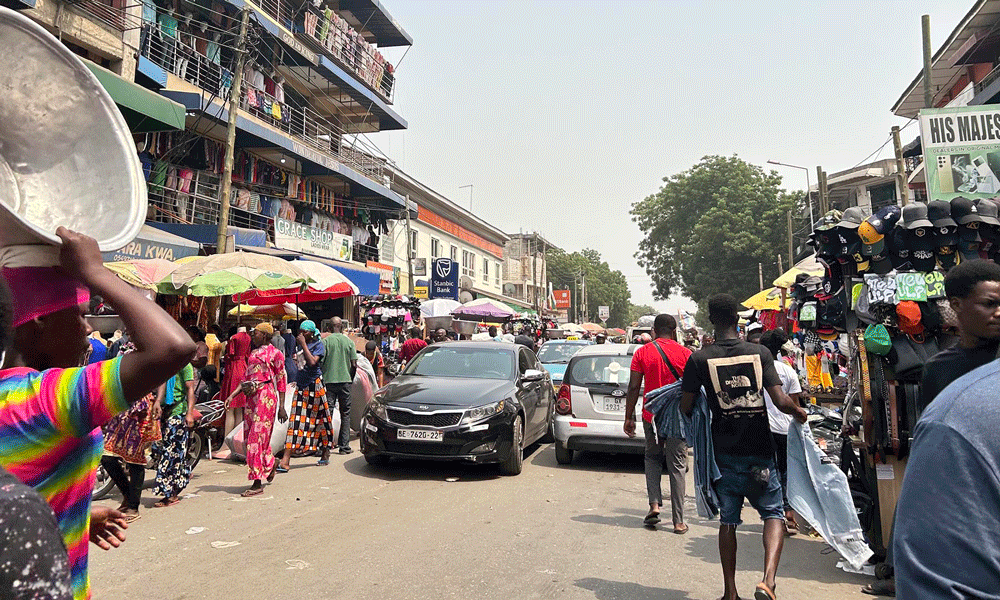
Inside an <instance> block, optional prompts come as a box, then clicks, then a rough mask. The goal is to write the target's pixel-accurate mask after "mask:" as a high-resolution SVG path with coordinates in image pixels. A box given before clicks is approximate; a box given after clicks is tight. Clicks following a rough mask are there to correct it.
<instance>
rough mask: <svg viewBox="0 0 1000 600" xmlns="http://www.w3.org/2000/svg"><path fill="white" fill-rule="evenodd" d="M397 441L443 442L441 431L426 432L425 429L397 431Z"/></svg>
mask: <svg viewBox="0 0 1000 600" xmlns="http://www.w3.org/2000/svg"><path fill="white" fill-rule="evenodd" d="M396 439H397V440H413V441H416V442H442V441H444V432H443V431H428V430H427V429H399V430H397V431H396Z"/></svg>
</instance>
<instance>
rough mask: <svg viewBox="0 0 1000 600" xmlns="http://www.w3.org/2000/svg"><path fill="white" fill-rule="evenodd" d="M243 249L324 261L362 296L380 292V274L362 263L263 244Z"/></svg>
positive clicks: (375, 294) (284, 256)
mask: <svg viewBox="0 0 1000 600" xmlns="http://www.w3.org/2000/svg"><path fill="white" fill-rule="evenodd" d="M240 249H241V250H246V251H247V252H257V253H258V254H268V255H270V256H277V257H279V258H284V259H285V260H294V259H296V258H301V259H302V260H312V261H315V262H319V263H323V264H324V265H328V266H330V267H333V268H334V269H336V270H337V271H339V272H340V274H341V275H343V276H344V277H346V278H348V279H349V280H350V281H351V283H353V284H354V285H356V286H357V287H358V293H359V294H360V295H361V296H378V294H379V279H380V276H379V274H378V273H377V272H375V271H372V270H369V269H367V268H365V267H362V266H361V265H352V264H350V263H346V262H342V261H339V260H332V259H329V258H322V257H319V256H315V255H313V254H303V253H301V252H296V251H294V250H283V249H281V248H264V247H261V246H247V247H243V248H240Z"/></svg>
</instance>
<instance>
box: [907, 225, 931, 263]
mask: <svg viewBox="0 0 1000 600" xmlns="http://www.w3.org/2000/svg"><path fill="white" fill-rule="evenodd" d="M906 234H907V235H906V245H907V247H908V248H909V249H910V262H911V263H912V264H913V270H915V271H920V272H922V273H927V272H929V271H932V270H934V236H933V235H931V228H930V227H915V228H913V229H910V230H908V231H907V232H906Z"/></svg>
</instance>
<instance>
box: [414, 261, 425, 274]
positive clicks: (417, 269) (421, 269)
mask: <svg viewBox="0 0 1000 600" xmlns="http://www.w3.org/2000/svg"><path fill="white" fill-rule="evenodd" d="M413 274H414V275H415V276H417V277H427V259H426V258H414V259H413Z"/></svg>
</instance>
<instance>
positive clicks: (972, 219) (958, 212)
mask: <svg viewBox="0 0 1000 600" xmlns="http://www.w3.org/2000/svg"><path fill="white" fill-rule="evenodd" d="M951 218H952V219H955V221H957V222H958V224H959V225H965V224H966V223H980V222H982V220H983V219H982V217H980V216H979V209H978V208H977V207H976V205H975V204H973V203H972V200H969V199H968V198H966V197H964V196H958V197H957V198H952V199H951Z"/></svg>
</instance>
